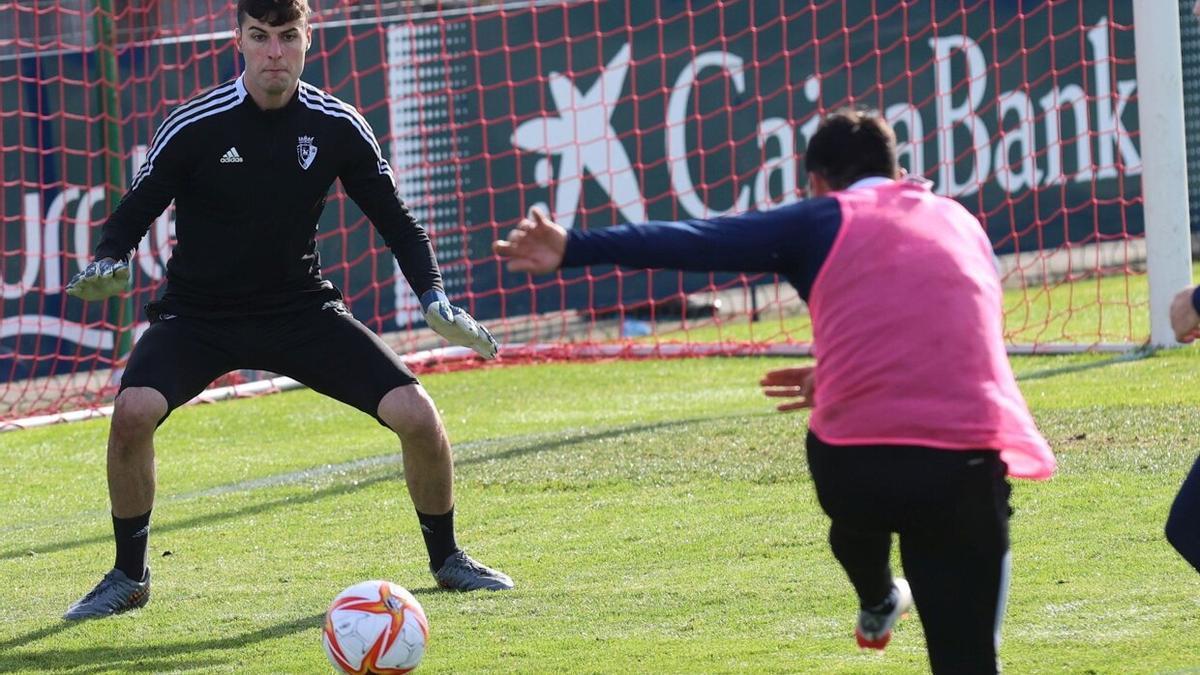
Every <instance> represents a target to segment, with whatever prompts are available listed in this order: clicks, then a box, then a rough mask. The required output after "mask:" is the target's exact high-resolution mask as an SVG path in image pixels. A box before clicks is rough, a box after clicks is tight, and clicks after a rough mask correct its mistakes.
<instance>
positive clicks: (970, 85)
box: [929, 35, 992, 197]
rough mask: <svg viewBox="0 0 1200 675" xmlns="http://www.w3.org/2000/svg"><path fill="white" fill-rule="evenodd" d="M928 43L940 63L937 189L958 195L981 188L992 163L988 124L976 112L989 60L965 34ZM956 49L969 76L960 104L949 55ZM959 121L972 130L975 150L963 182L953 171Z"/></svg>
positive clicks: (937, 73) (936, 72) (936, 89)
mask: <svg viewBox="0 0 1200 675" xmlns="http://www.w3.org/2000/svg"><path fill="white" fill-rule="evenodd" d="M929 44H930V46H932V47H933V53H934V60H935V61H936V62H937V68H935V69H934V71H933V72H934V85H933V88H934V92H935V94H936V96H937V100H938V104H937V125H938V139H939V142H938V192H940V193H942V194H945V195H948V196H950V197H957V196H960V195H964V194H970V193H973V192H976V191H978V190H979V188H980V186H981V185H982V183H983V181H984V180H986V179H987V175H986V173H985V172H987V170H988V169H989V168H990V167H991V165H992V162H991V159H992V157H991V154H992V146H991V139H990V138H988V130H987V126H986V125H985V124H984V123H983V121H982V120H980V119H979V116H978V115H976V114H975V112H974V111H975V109H976V107H978V106H979V104H980V103H981V102H982V101H983V94H984V91H985V90H986V89H987V62H985V61H984V59H983V50H981V49H980V48H979V45H978V44H976V43H975V41H974V40H972V39H971V38H969V37H966V36H963V35H951V36H947V37H940V38H932V39H930V40H929ZM956 51H960V52H962V53H963V55H964V56H965V57H966V68H967V73H966V77H964V78H963V79H965V80H966V81H967V97H966V99H964V100H963V102H962V103H961V104H959V105H954V104H953V97H954V80H953V78H952V75H951V68H950V55H951V54H952V53H954V52H956ZM959 123H962V124H964V125H966V126H967V128H968V129H970V131H971V139H972V141H973V145H974V149H975V161H974V162H973V163H972V165H971V173H970V174H969V175H968V176H967V178H966V180H964V181H962V182H961V183H960V182H958V181H956V180H955V178H956V176H955V170H954V169H955V167H954V164H955V158H956V157H958V152H957V151H956V150H955V147H954V127H955V126H956V125H957V124H959ZM981 173H982V174H983V175H981Z"/></svg>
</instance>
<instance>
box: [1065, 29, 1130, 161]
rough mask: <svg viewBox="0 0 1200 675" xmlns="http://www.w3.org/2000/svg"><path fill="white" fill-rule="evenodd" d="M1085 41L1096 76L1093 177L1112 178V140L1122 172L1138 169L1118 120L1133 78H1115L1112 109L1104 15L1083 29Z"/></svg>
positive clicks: (1110, 67)
mask: <svg viewBox="0 0 1200 675" xmlns="http://www.w3.org/2000/svg"><path fill="white" fill-rule="evenodd" d="M1087 38H1088V42H1090V43H1092V63H1093V64H1094V68H1095V72H1096V77H1095V82H1096V142H1097V143H1098V148H1097V149H1098V150H1099V153H1100V157H1099V160H1098V163H1099V165H1100V166H1099V170H1098V171H1096V178H1097V179H1099V178H1116V177H1117V166H1116V163H1115V161H1114V159H1113V144H1114V143H1115V144H1116V145H1117V146H1118V147H1119V148H1120V149H1121V163H1122V164H1124V167H1123V169H1124V173H1125V175H1126V176H1129V175H1134V174H1139V173H1141V172H1142V157H1141V155H1139V154H1138V151H1137V147H1136V146H1134V144H1133V139H1132V138H1131V137H1130V136H1129V131H1128V130H1127V129H1126V128H1125V124H1124V123H1123V122H1122V121H1121V115H1122V114H1123V113H1124V112H1125V104H1126V103H1129V97H1130V95H1131V94H1133V90H1134V89H1137V80H1121V81H1120V82H1117V96H1116V99H1117V100H1116V102H1115V105H1116V110H1113V105H1114V102H1113V101H1112V100H1111V99H1112V98H1113V97H1112V89H1110V87H1111V86H1112V83H1111V79H1110V78H1111V77H1112V66H1111V64H1110V63H1109V55H1108V54H1109V52H1108V19H1106V18H1102V19H1100V21H1099V22H1098V23H1097V24H1096V27H1095V28H1093V29H1091V30H1089V31H1088V32H1087ZM1076 180H1079V179H1078V178H1077V179H1076Z"/></svg>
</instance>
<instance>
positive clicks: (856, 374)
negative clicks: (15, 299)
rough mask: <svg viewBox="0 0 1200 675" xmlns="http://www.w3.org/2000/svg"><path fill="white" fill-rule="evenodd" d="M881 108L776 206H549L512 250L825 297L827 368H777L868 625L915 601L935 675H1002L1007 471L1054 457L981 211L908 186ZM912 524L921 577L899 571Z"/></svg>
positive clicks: (772, 376) (853, 118) (818, 300)
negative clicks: (802, 412)
mask: <svg viewBox="0 0 1200 675" xmlns="http://www.w3.org/2000/svg"><path fill="white" fill-rule="evenodd" d="M895 143H896V141H895V136H894V134H893V132H892V130H891V128H890V127H889V126H888V125H887V123H886V122H885V121H883V119H882V118H880V117H879V116H878V114H876V113H870V112H861V111H841V112H838V113H834V114H832V115H830V116H829V117H827V118H826V119H825V120H823V121H822V123H821V125H820V126H819V127H818V129H817V132H816V133H815V134H814V135H813V137H812V139H811V140H810V141H809V146H808V150H807V152H806V155H805V166H806V168H807V170H808V174H809V185H810V198H809V199H806V200H804V201H802V202H799V203H796V204H789V205H786V206H783V207H779V208H777V209H773V210H771V211H766V212H751V213H745V214H741V215H737V216H728V217H722V218H715V219H707V220H705V219H697V220H688V221H656V222H649V223H643V224H639V225H620V226H616V227H610V228H604V229H597V230H590V231H580V230H571V231H570V232H567V231H566V230H564V229H563V228H562V227H560V226H559V225H557V224H555V223H553V222H551V221H549V220H548V219H547V218H546V217H545V216H544V215H542V214H541V213H540V212H534V214H533V217H532V218H530V219H525V220H522V221H521V222H520V223H519V224H518V227H517V229H516V230H514V231H513V232H512V233H510V234H509V236H508V238H507V240H506V241H497V242H495V244H494V246H493V249H494V250H495V252H496V254H497V255H499V256H500V257H502V258H507V259H508V260H509V263H508V266H509V269H510V270H513V271H518V272H519V271H528V272H534V273H545V272H551V271H554V270H556V269H559V268H560V267H572V266H579V265H590V264H599V263H612V264H619V265H626V266H630V267H643V268H646V267H659V268H674V269H682V270H693V271H710V272H712V271H724V272H772V273H776V274H779V275H781V276H783V277H784V278H786V279H787V280H788V281H789V282H790V283H791V284H792V285H793V286H795V287H796V289H797V291H798V292H799V293H800V296H801V297H802V298H804V299H805V300H806V301H807V302H808V303H809V309H810V311H811V314H812V322H813V332H814V339H813V351H814V353H815V355H816V357H817V363H816V366H805V367H798V368H784V369H780V370H775V371H771V372H770V373H768V374H767V376H766V377H765V378H764V379H763V380H762V383H761V384H762V386H763V387H764V389H765V391H766V393H767V394H768V395H770V396H780V397H786V398H790V399H792V400H791V401H789V402H787V403H784V404H783V405H781V406H779V408H780V410H793V409H797V408H803V407H809V406H812V407H813V414H812V418H811V420H810V425H809V433H808V438H807V448H808V461H809V469H810V471H811V472H812V476H813V484H814V486H815V488H816V492H817V498H818V500H819V501H820V503H821V507H822V508H823V509H824V510H825V512H826V513H827V514H828V515H829V517H830V519H831V521H832V522H831V525H830V530H829V543H830V546H831V548H832V550H833V554H834V556H835V557H836V558H837V560H838V562H839V563H841V565H842V567H843V568H844V569H845V570H846V574H847V575H848V576H849V578H850V582H851V583H852V584H853V585H854V589H855V591H856V593H857V595H858V600H859V615H858V622H857V624H856V627H855V634H856V638H857V641H858V644H859V645H860V646H862V647H870V648H875V649H882V648H884V647H885V646H886V645H887V643H888V641H889V639H890V638H891V634H892V627H893V626H894V625H895V623H896V622H897V621H898V620H899V618H900V617H901V616H903V615H904V613H905V612H907V611H908V610H909V609H910V608H911V606H912V605H913V603H914V600H915V603H916V605H917V607H918V608H919V609H920V618H921V623H922V625H923V626H924V628H925V635H926V643H927V646H928V650H929V659H930V665H931V667H932V669H933V671H934V672H935V673H994V672H997V671H998V669H999V664H998V660H997V652H998V649H999V642H1000V623H1001V619H1002V617H1003V614H1004V605H1005V600H1006V597H1007V593H1008V579H1009V546H1008V544H1009V542H1008V520H1009V516H1010V513H1011V511H1010V509H1009V504H1008V497H1009V485H1008V482H1007V480H1006V478H1005V477H1006V475H1009V476H1014V477H1020V478H1034V479H1044V478H1049V477H1050V476H1051V475H1052V474H1053V473H1054V469H1055V462H1054V456H1053V454H1051V452H1050V448H1049V446H1048V445H1047V444H1046V441H1045V439H1043V438H1042V436H1041V434H1040V433H1039V432H1038V430H1037V427H1036V425H1035V424H1034V421H1033V418H1032V417H1031V416H1030V414H1029V410H1028V408H1027V407H1026V405H1025V401H1024V399H1023V398H1022V396H1021V392H1020V391H1019V390H1018V388H1017V384H1016V380H1015V378H1014V377H1013V373H1012V369H1011V367H1010V366H1009V363H1008V357H1007V354H1006V352H1005V345H1004V338H1003V333H1002V325H1001V323H1002V303H1001V287H1000V279H999V275H998V273H997V271H996V267H995V262H994V260H995V259H994V257H993V255H992V248H991V245H990V244H989V242H988V239H987V237H986V236H985V234H984V232H983V228H982V227H981V226H980V224H979V221H978V220H976V219H975V218H974V216H972V215H971V214H970V213H969V212H968V211H967V210H966V209H964V208H963V207H962V206H960V205H959V204H958V203H957V202H955V201H953V200H951V199H948V198H945V197H940V196H937V195H934V194H933V193H932V192H930V190H929V186H928V183H927V182H925V181H920V180H910V179H900V171H899V168H898V166H897V164H896V147H895ZM893 533H897V534H898V535H899V542H900V554H901V559H902V562H903V565H904V571H905V573H906V575H907V579H903V578H894V577H893V576H892V573H891V570H890V568H889V565H888V560H889V554H890V550H891V537H892V534H893Z"/></svg>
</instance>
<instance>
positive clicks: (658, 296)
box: [0, 0, 1147, 421]
mask: <svg viewBox="0 0 1200 675" xmlns="http://www.w3.org/2000/svg"><path fill="white" fill-rule="evenodd" d="M1128 4H1129V3H1125V2H1087V3H1080V2H1050V1H1034V0H1025V1H1019V0H995V1H994V2H968V1H967V0H956V1H953V2H949V1H938V2H933V1H920V2H917V1H915V0H914V1H900V2H895V1H892V0H887V1H882V0H881V1H871V2H867V1H864V2H853V3H846V2H841V1H840V0H829V1H826V2H813V3H800V2H789V1H786V0H724V1H722V0H695V1H693V2H690V3H652V2H640V1H636V0H580V1H576V2H556V3H547V2H528V3H519V2H518V3H508V4H504V5H501V4H499V3H481V2H456V3H450V2H411V1H402V2H389V3H383V2H376V3H367V2H353V1H349V2H339V3H328V4H316V5H315V7H314V8H315V10H316V15H315V16H314V25H315V30H314V34H313V39H314V44H313V48H312V50H311V52H310V53H309V60H308V67H307V69H306V71H305V79H306V81H308V82H310V83H312V84H315V85H318V86H321V87H323V88H325V89H327V90H328V91H330V92H332V93H333V94H335V95H337V96H339V97H341V98H342V99H344V100H347V101H349V102H351V103H353V104H355V105H356V106H358V108H359V109H360V110H361V111H362V113H363V115H364V116H365V117H366V118H367V120H368V121H369V122H370V123H371V124H372V126H373V127H374V130H375V132H376V135H377V136H378V137H379V139H380V141H381V145H382V146H383V148H384V152H385V153H387V156H388V159H389V160H390V161H391V163H392V165H393V168H394V171H395V174H396V177H397V182H398V190H399V192H400V194H401V196H402V197H403V198H404V199H405V200H406V202H407V203H408V204H409V205H410V206H411V207H412V209H413V211H414V213H415V214H416V215H417V216H418V218H419V219H420V220H421V221H422V222H424V223H425V224H426V226H427V227H428V228H429V229H430V231H431V233H432V235H433V237H434V240H435V245H436V247H437V250H438V256H439V260H440V263H441V265H442V269H443V273H444V276H445V280H446V286H447V291H448V292H449V294H450V295H451V296H452V298H453V299H454V300H455V301H456V302H458V303H460V304H462V305H464V306H465V307H467V308H468V309H469V310H470V311H472V312H473V313H474V314H475V315H476V316H477V317H478V318H480V319H481V320H483V321H484V322H486V323H487V324H488V325H489V326H490V327H491V328H492V329H493V332H495V333H496V334H497V336H498V337H499V338H500V339H501V341H502V342H504V343H507V344H509V345H511V347H510V348H508V349H507V350H505V352H504V354H505V356H504V360H505V361H508V362H511V361H514V360H521V359H570V358H613V357H622V358H625V357H636V356H642V355H659V356H688V355H698V354H714V353H716V354H735V353H769V352H780V351H783V352H789V353H798V352H803V351H804V350H805V349H806V346H807V342H808V339H809V336H810V329H809V325H808V322H807V317H806V314H805V312H804V307H803V304H802V303H801V302H800V301H799V299H798V298H797V297H796V295H795V293H794V292H793V291H792V290H791V289H790V288H788V287H787V286H786V285H781V284H780V283H779V282H778V281H777V280H776V279H775V278H774V277H773V276H769V275H757V276H755V275H731V274H712V275H710V274H679V273H675V272H664V271H647V270H625V269H614V268H608V267H593V268H590V269H585V270H576V271H568V272H563V273H561V274H558V275H553V276H545V277H536V278H530V277H529V276H527V275H514V274H510V273H507V272H505V271H504V270H503V269H502V267H501V266H500V265H499V264H498V263H497V261H496V260H495V259H494V258H493V257H492V256H491V254H490V242H491V241H492V240H493V239H494V238H496V237H498V236H503V234H504V233H506V232H507V230H508V228H510V227H511V226H513V225H514V224H515V223H516V221H517V220H518V219H519V218H520V217H521V216H522V215H523V214H525V213H527V212H528V210H529V209H530V208H532V207H535V206H538V207H542V208H545V209H546V210H548V211H549V212H551V213H553V214H554V216H555V217H556V218H557V219H558V220H559V222H561V223H563V224H564V225H567V226H570V227H580V228H596V227H605V226H608V225H611V224H616V223H620V222H628V221H638V220H645V219H652V220H673V219H686V218H700V217H712V216H717V215H720V214H722V213H727V212H737V211H742V210H746V209H751V208H760V209H762V208H770V207H772V206H774V205H778V204H783V203H788V202H791V201H794V200H796V199H800V198H802V196H803V189H804V180H805V177H804V175H803V170H802V159H803V151H804V146H805V141H806V138H807V137H808V136H809V135H811V133H812V131H813V129H814V127H815V124H816V121H817V120H818V118H819V116H820V115H821V114H822V113H823V112H825V111H828V110H831V109H834V108H837V107H840V106H843V105H867V106H872V107H877V108H880V109H882V110H884V111H885V112H886V114H887V116H888V118H889V119H890V120H891V121H892V122H893V124H894V125H895V127H896V130H897V134H898V137H899V140H900V142H901V145H900V154H901V162H902V164H904V166H905V167H906V168H907V169H908V170H909V171H910V172H913V173H920V174H923V175H925V176H926V177H928V178H930V179H931V180H933V181H934V182H935V183H936V189H937V190H938V191H940V192H942V193H944V194H950V195H953V196H955V197H956V198H958V199H959V200H960V201H961V202H962V203H963V204H964V205H966V206H967V207H968V208H969V209H970V210H972V211H973V212H975V213H976V214H977V215H978V216H979V218H980V219H981V221H982V222H983V224H984V227H985V228H986V229H987V231H988V233H989V235H990V236H991V238H992V241H993V243H994V244H995V247H996V253H997V256H998V260H999V263H1000V265H1001V267H1002V269H1003V273H1004V277H1005V282H1006V285H1007V287H1008V288H1009V289H1010V294H1009V296H1008V301H1007V305H1006V322H1007V331H1008V335H1009V338H1010V340H1011V342H1012V344H1013V345H1014V347H1015V348H1017V349H1031V350H1044V349H1054V348H1062V347H1068V348H1070V347H1080V346H1082V347H1093V348H1095V347H1104V346H1107V345H1108V344H1110V343H1116V344H1129V343H1134V342H1140V341H1142V340H1143V339H1144V338H1145V335H1146V333H1147V327H1146V326H1147V320H1146V319H1145V317H1144V315H1145V313H1146V301H1145V284H1144V281H1143V277H1141V276H1140V275H1139V273H1140V268H1141V266H1142V265H1143V259H1144V254H1143V252H1142V251H1143V248H1144V247H1143V241H1142V237H1141V232H1142V215H1141V207H1140V185H1139V180H1138V177H1137V176H1138V175H1139V174H1140V171H1141V160H1140V155H1139V150H1138V147H1137V96H1136V81H1135V78H1134V66H1133V36H1132V26H1131V24H1132V16H1131V9H1130V8H1129V7H1128ZM233 23H234V11H233V7H232V5H229V4H226V3H222V2H214V1H212V0H180V1H178V2H165V1H164V2H155V1H149V0H102V1H100V2H88V3H84V2H82V0H26V1H16V2H2V1H0V95H2V100H3V101H4V104H3V107H2V108H0V148H2V151H3V162H2V166H0V171H2V173H0V186H2V191H0V206H2V207H3V208H2V213H3V215H2V221H0V226H2V228H3V239H2V242H0V243H2V249H0V273H2V276H0V282H2V283H3V287H2V290H3V302H4V313H3V319H2V320H3V323H2V324H0V421H3V420H11V419H13V418H17V417H23V416H27V415H34V414H44V413H52V412H57V411H62V410H71V409H78V408H83V407H89V406H94V405H101V404H103V403H105V402H107V401H108V400H109V399H110V397H111V396H112V394H113V393H114V389H115V381H116V380H115V377H116V375H119V372H120V365H121V363H122V362H123V359H124V358H125V354H126V353H127V352H128V349H129V347H130V345H131V343H132V340H133V338H135V337H136V335H137V334H138V332H139V331H140V330H142V329H143V328H144V323H143V322H144V317H142V316H141V311H140V309H139V308H140V307H141V305H143V304H144V303H145V302H147V301H149V300H150V299H152V298H154V297H155V296H156V294H157V293H159V292H160V290H161V284H162V282H163V279H162V277H163V274H164V271H163V270H164V265H165V261H166V260H167V258H168V257H169V255H170V249H171V245H172V243H173V240H172V237H173V214H172V212H171V210H168V212H167V213H166V214H164V215H163V216H162V217H160V218H159V219H158V220H157V221H156V222H155V223H153V224H152V225H151V226H150V229H149V232H148V234H147V237H146V238H145V240H143V242H142V245H141V247H140V248H139V249H138V252H137V255H136V256H135V259H134V261H133V264H134V268H135V287H134V290H133V292H132V293H130V294H129V295H128V296H126V297H124V298H122V299H121V300H120V301H113V302H108V303H87V304H86V305H85V304H84V303H81V302H79V301H78V300H76V299H74V298H70V299H68V298H67V297H66V296H65V295H64V294H63V292H62V287H63V285H64V283H65V282H66V280H68V279H69V278H70V277H71V276H72V275H73V274H75V272H77V271H78V270H79V269H80V268H81V266H82V265H83V264H85V263H86V261H87V260H88V258H89V257H90V252H91V250H92V247H93V245H94V243H95V241H96V238H97V236H98V228H99V225H100V224H101V223H102V221H103V218H104V216H105V214H106V212H107V210H108V208H109V207H110V206H111V205H112V204H113V203H114V201H115V200H116V199H119V197H120V194H121V192H122V191H123V189H124V188H125V186H126V185H127V184H128V179H129V178H130V177H131V176H132V175H133V173H134V171H136V169H137V167H139V166H140V164H141V162H142V161H143V160H144V158H145V153H146V146H147V145H148V144H149V141H150V137H151V135H152V134H153V132H154V130H155V128H156V125H157V124H158V123H160V122H161V121H162V120H163V119H164V117H165V116H166V115H167V113H168V112H169V111H170V110H171V109H172V108H173V107H174V106H176V105H178V104H180V103H181V102H183V101H185V100H186V99H187V98H188V97H190V96H192V95H194V94H195V93H197V92H199V91H201V90H203V89H205V88H207V87H211V86H213V85H215V84H218V83H220V82H222V81H225V80H228V79H230V78H233V77H235V76H237V74H238V73H239V68H240V65H239V61H238V57H237V53H236V50H235V49H234V46H233V43H232V39H231V38H232V36H231V32H230V29H231V28H232V26H233ZM319 245H320V250H321V254H322V260H323V264H324V270H325V273H326V275H327V277H328V278H330V279H332V280H333V281H334V282H335V283H336V284H338V286H339V287H341V288H342V289H343V291H344V292H345V294H346V296H347V299H348V300H349V301H350V304H351V306H352V309H353V311H354V313H355V314H356V315H357V316H358V317H359V318H360V319H362V320H363V321H365V322H366V323H367V324H368V325H370V326H371V328H373V329H374V330H376V331H379V332H380V333H383V334H385V335H386V336H387V339H388V340H389V341H390V343H391V344H392V345H393V346H394V347H395V348H396V349H397V350H399V351H401V352H415V351H420V350H424V349H429V348H433V347H437V346H439V345H440V344H441V343H440V341H439V340H437V339H436V338H435V337H434V336H431V335H430V334H429V332H428V331H426V330H424V329H423V324H422V323H421V320H420V313H419V311H418V308H417V302H416V298H415V297H413V295H412V292H411V290H410V289H409V288H408V286H407V284H406V283H405V282H404V280H403V279H402V278H401V277H399V276H398V275H397V273H396V268H395V265H394V262H393V261H392V259H391V256H390V253H389V252H388V250H387V249H386V247H384V246H383V244H382V242H381V241H380V239H379V238H378V237H377V236H376V235H375V234H374V232H373V230H372V227H371V225H370V223H369V222H367V221H366V219H364V218H363V216H362V214H361V212H360V211H359V210H358V209H357V207H356V206H355V205H354V204H353V202H351V201H349V200H348V199H346V198H345V197H344V195H343V194H342V192H341V191H340V188H336V187H335V189H334V191H333V192H332V194H331V196H330V199H329V202H328V206H327V208H326V211H325V215H324V217H323V219H322V223H321V231H320V235H319ZM426 356H428V355H426ZM469 363H470V360H469V359H467V360H465V361H464V360H463V359H462V358H461V353H460V352H455V351H453V350H451V351H450V352H446V353H443V354H441V355H440V356H439V355H438V354H436V353H435V354H434V355H433V356H432V357H429V358H426V357H422V359H420V360H419V362H418V361H414V364H415V367H417V368H418V369H422V368H428V367H460V366H462V365H467V364H469ZM455 364H457V365H455ZM259 376H260V374H259V373H254V372H242V373H235V374H233V375H231V376H230V377H229V378H228V379H229V381H244V380H247V379H255V378H257V377H259Z"/></svg>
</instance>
